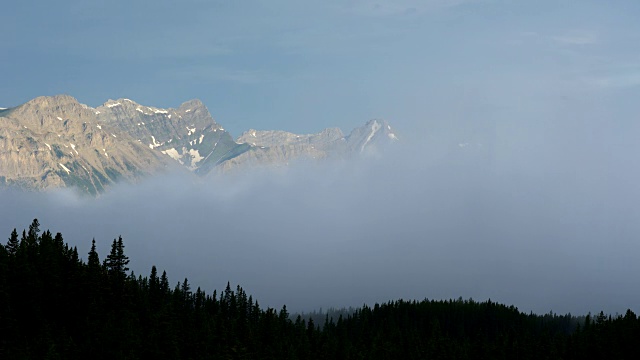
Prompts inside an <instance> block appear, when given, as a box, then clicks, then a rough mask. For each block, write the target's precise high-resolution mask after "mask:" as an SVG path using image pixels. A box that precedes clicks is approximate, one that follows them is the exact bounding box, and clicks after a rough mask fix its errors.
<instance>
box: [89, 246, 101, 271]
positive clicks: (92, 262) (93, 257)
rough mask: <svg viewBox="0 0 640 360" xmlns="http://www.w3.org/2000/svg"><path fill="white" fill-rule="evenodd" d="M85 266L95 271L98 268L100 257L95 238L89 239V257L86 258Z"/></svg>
mask: <svg viewBox="0 0 640 360" xmlns="http://www.w3.org/2000/svg"><path fill="white" fill-rule="evenodd" d="M87 266H88V267H89V271H97V270H99V269H100V257H99V256H98V252H97V251H96V239H93V240H92V241H91V250H90V251H89V258H88V259H87Z"/></svg>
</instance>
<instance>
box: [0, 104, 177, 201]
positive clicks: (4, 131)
mask: <svg viewBox="0 0 640 360" xmlns="http://www.w3.org/2000/svg"><path fill="white" fill-rule="evenodd" d="M168 165H169V162H167V161H166V160H165V158H164V157H163V156H162V155H161V154H158V153H157V152H154V151H151V150H150V149H149V148H146V147H144V146H143V145H141V144H138V143H137V142H135V141H133V140H132V139H131V137H130V136H128V135H127V134H126V133H122V132H120V131H119V130H118V129H114V128H111V127H110V126H109V125H106V124H102V123H101V122H100V121H99V120H98V118H97V116H96V111H94V110H93V109H91V108H90V107H88V106H86V105H83V104H80V103H79V102H78V101H77V100H76V99H74V98H72V97H70V96H66V95H58V96H53V97H46V96H43V97H39V98H36V99H34V100H31V101H29V102H27V103H25V104H23V105H20V106H17V107H15V108H11V109H6V110H2V111H1V112H0V182H1V183H6V184H9V185H17V186H20V187H25V188H31V189H47V188H55V187H61V186H76V187H78V188H80V189H82V190H84V191H86V192H89V193H92V194H95V193H98V192H101V191H104V189H105V187H107V186H108V185H110V184H113V183H115V182H116V181H119V180H126V181H135V180H137V179H138V178H140V177H141V176H144V175H148V174H152V173H155V172H156V171H158V170H161V169H164V168H166V167H167V166H168Z"/></svg>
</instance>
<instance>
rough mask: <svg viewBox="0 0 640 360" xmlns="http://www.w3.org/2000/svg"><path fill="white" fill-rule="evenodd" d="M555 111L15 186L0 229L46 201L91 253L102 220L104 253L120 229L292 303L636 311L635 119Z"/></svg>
mask: <svg viewBox="0 0 640 360" xmlns="http://www.w3.org/2000/svg"><path fill="white" fill-rule="evenodd" d="M547 125H549V124H539V126H534V127H531V128H529V129H527V130H526V131H525V132H523V133H520V135H518V133H517V132H515V131H513V128H512V127H508V126H504V125H500V124H485V125H483V127H480V128H479V130H478V131H475V132H472V133H465V135H464V136H466V137H465V138H461V140H459V141H441V142H437V141H425V142H422V143H420V144H417V143H412V144H403V145H399V146H397V147H395V149H392V150H391V151H390V152H388V153H386V154H385V155H384V156H374V157H369V158H366V159H361V160H357V161H353V162H349V161H342V162H328V163H323V164H320V165H309V164H298V165H297V166H293V167H291V168H288V169H276V170H256V171H253V172H248V173H242V174H233V175H228V176H224V177H211V178H207V179H204V180H194V179H193V178H191V177H187V176H185V175H166V176H163V177H158V178H154V179H149V180H147V181H145V182H143V183H141V184H138V185H122V186H118V187H115V188H114V189H112V191H110V192H109V193H107V194H105V195H103V196H101V197H100V198H98V199H88V198H83V197H79V196H77V195H75V194H74V193H73V192H72V191H68V190H61V191H55V192H49V193H20V192H9V191H4V192H0V199H1V203H2V206H1V207H0V232H2V233H4V234H5V235H6V237H8V236H9V233H10V231H11V229H13V227H18V228H19V229H21V228H24V227H27V226H28V225H29V223H30V222H31V220H32V219H33V218H38V219H39V220H40V222H41V224H42V227H43V229H47V228H48V229H51V231H53V232H58V231H59V232H62V234H63V236H64V238H65V240H66V241H68V242H70V243H71V244H72V245H77V246H78V249H79V251H80V253H81V255H83V257H84V258H86V253H87V252H88V250H89V246H90V242H91V239H92V238H94V237H95V238H96V241H97V243H98V246H99V249H98V250H99V253H100V256H101V258H102V259H103V258H104V257H105V256H106V255H107V253H108V248H109V245H110V242H111V241H112V240H113V238H115V237H117V236H118V235H122V236H123V239H124V240H125V246H126V253H127V254H128V255H129V257H130V258H131V260H132V263H131V268H132V270H134V271H135V272H136V274H144V275H146V274H148V273H149V270H150V268H151V266H152V265H154V264H155V265H157V266H158V268H159V269H166V270H167V272H168V274H169V278H170V280H171V282H172V285H175V284H176V283H177V281H179V280H180V281H181V280H182V279H184V277H188V278H189V281H190V283H191V284H192V285H193V286H194V287H196V286H200V287H202V288H203V289H204V290H206V291H207V292H211V291H212V290H213V289H221V288H223V287H224V286H225V285H226V283H227V281H230V282H231V283H232V284H240V285H241V286H243V287H244V288H245V289H246V290H247V291H248V292H249V293H250V294H253V295H254V297H255V298H256V299H258V300H259V301H260V303H261V304H262V305H268V306H272V307H277V308H279V307H281V306H282V304H287V306H288V307H289V308H290V309H292V310H310V309H315V308H319V307H324V308H326V307H329V306H338V307H340V306H350V305H354V306H358V305H362V304H363V303H369V304H372V303H374V302H381V301H387V300H393V299H397V298H405V299H423V298H425V297H426V298H435V299H448V298H457V297H459V296H462V297H463V298H469V297H473V298H474V299H478V300H484V299H487V298H491V299H492V300H495V301H499V302H503V303H507V304H514V305H516V306H518V307H519V308H520V309H521V310H523V311H529V310H533V311H535V312H548V311H549V310H553V311H555V312H560V313H565V312H572V313H574V314H583V313H586V312H588V311H592V312H593V311H599V310H605V311H607V312H611V313H615V312H620V313H622V312H624V311H625V310H626V309H627V308H632V309H634V310H636V311H637V310H640V308H637V304H638V300H639V299H640V290H639V289H640V286H639V285H640V284H639V282H640V281H639V280H638V276H637V274H638V273H639V272H640V262H638V261H637V257H638V254H639V250H640V243H638V241H637V239H638V234H640V231H639V230H640V221H638V220H639V215H640V211H639V210H638V206H637V199H638V198H640V197H639V195H640V186H638V184H639V183H640V182H639V181H638V180H640V179H639V176H638V171H637V169H638V166H637V165H638V160H636V159H635V157H636V154H638V150H640V149H638V145H636V144H635V140H634V138H633V136H632V134H633V132H629V131H628V130H630V129H628V128H625V129H621V128H618V129H616V128H615V126H606V127H600V126H601V125H602V123H599V122H597V121H592V122H590V123H588V124H587V123H585V124H582V126H580V127H576V126H573V125H572V124H565V125H566V126H565V127H563V126H555V127H549V126H547ZM519 130H522V128H519ZM436 138H437V139H448V138H447V137H444V136H435V137H434V138H433V139H436ZM450 138H451V139H454V138H455V136H451V137H450ZM506 139H508V140H506ZM634 307H636V308H634Z"/></svg>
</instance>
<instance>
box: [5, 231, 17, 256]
mask: <svg viewBox="0 0 640 360" xmlns="http://www.w3.org/2000/svg"><path fill="white" fill-rule="evenodd" d="M19 247H20V241H19V240H18V231H16V229H15V228H13V231H12V232H11V236H10V237H9V241H7V247H6V249H7V253H9V255H10V256H15V254H16V253H17V252H18V248H19Z"/></svg>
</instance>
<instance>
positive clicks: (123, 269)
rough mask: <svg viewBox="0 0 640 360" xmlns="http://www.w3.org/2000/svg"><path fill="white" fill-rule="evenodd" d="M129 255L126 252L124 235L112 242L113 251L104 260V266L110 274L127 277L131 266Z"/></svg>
mask: <svg viewBox="0 0 640 360" xmlns="http://www.w3.org/2000/svg"><path fill="white" fill-rule="evenodd" d="M128 264H129V257H128V256H126V255H125V254H124V244H123V241H122V236H120V237H119V238H118V240H116V239H113V243H112V244H111V252H110V253H109V255H108V256H107V258H106V259H105V261H104V266H105V268H106V270H107V272H108V273H109V274H111V275H112V276H116V277H120V278H125V277H126V273H127V271H129V268H128V267H127V265H128Z"/></svg>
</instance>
